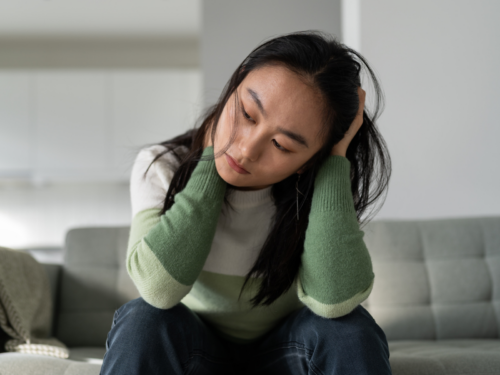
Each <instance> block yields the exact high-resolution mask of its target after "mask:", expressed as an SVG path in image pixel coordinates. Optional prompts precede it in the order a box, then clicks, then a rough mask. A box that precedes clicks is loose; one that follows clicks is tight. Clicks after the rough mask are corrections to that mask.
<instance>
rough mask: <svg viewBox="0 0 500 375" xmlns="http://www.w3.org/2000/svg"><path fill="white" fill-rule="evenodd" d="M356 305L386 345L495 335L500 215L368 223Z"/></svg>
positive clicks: (499, 321)
mask: <svg viewBox="0 0 500 375" xmlns="http://www.w3.org/2000/svg"><path fill="white" fill-rule="evenodd" d="M363 231H364V232H365V237H364V239H365V243H366V245H367V247H368V249H369V252H370V255H371V258H372V263H373V271H374V273H375V283H374V287H373V290H372V293H371V294H370V296H369V297H368V299H367V300H366V301H364V302H363V303H362V305H363V306H364V307H365V308H366V309H367V310H368V311H369V312H370V314H371V315H372V316H373V317H374V319H375V320H376V321H377V323H378V324H379V325H380V326H381V327H382V329H383V330H384V332H385V333H386V336H387V339H388V340H412V339H415V340H420V339H426V340H433V339H458V338H482V339H485V338H497V339H498V338H500V333H499V332H500V217H478V218H463V219H462V218H461V219H439V220H420V221H401V220H398V221H373V222H371V223H369V224H367V225H366V226H365V227H364V229H363Z"/></svg>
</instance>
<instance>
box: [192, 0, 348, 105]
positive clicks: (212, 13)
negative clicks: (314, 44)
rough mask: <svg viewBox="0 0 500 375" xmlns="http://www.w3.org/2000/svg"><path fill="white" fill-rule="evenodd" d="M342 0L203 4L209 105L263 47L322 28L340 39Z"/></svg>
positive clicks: (204, 66) (221, 0)
mask: <svg viewBox="0 0 500 375" xmlns="http://www.w3.org/2000/svg"><path fill="white" fill-rule="evenodd" d="M340 19H341V14H340V0H309V1H301V0H253V1H234V0H204V1H203V10H202V30H203V32H202V33H201V67H202V72H203V94H204V98H205V99H204V102H205V105H209V104H214V103H215V101H216V100H217V98H218V97H219V95H220V93H221V91H222V88H223V87H224V85H225V84H226V82H227V81H228V80H229V78H230V77H231V74H232V73H233V72H234V70H235V69H236V67H237V66H238V65H239V64H240V63H241V62H242V61H243V59H244V58H245V57H246V56H247V55H248V54H249V53H250V52H251V51H252V50H253V49H254V48H255V47H257V46H258V45H259V44H260V43H261V42H263V41H264V40H267V39H270V38H272V37H274V36H278V35H280V34H285V33H289V32H293V31H301V30H308V29H317V30H321V31H325V32H327V33H330V34H333V35H335V36H337V37H338V38H339V39H340V37H341V35H340V33H341V23H340Z"/></svg>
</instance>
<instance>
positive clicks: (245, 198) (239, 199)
mask: <svg viewBox="0 0 500 375" xmlns="http://www.w3.org/2000/svg"><path fill="white" fill-rule="evenodd" d="M271 189H272V185H271V186H268V187H266V188H264V189H259V190H236V189H231V192H230V193H229V195H228V197H227V199H228V201H229V203H230V204H231V205H232V206H233V207H235V208H236V207H237V208H250V207H257V206H261V205H263V204H265V203H269V202H271V201H272V195H271Z"/></svg>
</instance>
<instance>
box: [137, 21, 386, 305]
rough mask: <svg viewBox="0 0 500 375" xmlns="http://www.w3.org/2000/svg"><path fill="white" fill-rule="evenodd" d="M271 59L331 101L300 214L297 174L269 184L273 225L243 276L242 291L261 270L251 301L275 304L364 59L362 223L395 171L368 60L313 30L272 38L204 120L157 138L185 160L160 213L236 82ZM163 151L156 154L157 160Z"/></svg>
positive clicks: (356, 145)
mask: <svg viewBox="0 0 500 375" xmlns="http://www.w3.org/2000/svg"><path fill="white" fill-rule="evenodd" d="M272 64H281V65H283V66H285V67H287V68H288V69H290V70H291V71H293V72H295V73H296V74H298V75H300V76H301V77H304V78H307V80H308V81H309V82H312V84H313V85H314V87H315V88H317V89H319V91H320V92H321V94H322V95H323V98H324V99H325V103H326V106H325V113H324V119H325V124H326V125H325V127H324V129H325V131H324V134H323V135H324V140H325V142H324V145H323V147H322V148H321V149H320V150H319V151H318V152H317V153H316V154H315V155H314V156H313V157H312V158H311V159H310V160H309V161H308V162H307V164H306V170H305V172H303V173H302V174H301V177H300V179H299V190H300V192H302V195H299V206H300V214H299V215H298V217H297V209H296V182H297V176H295V174H293V175H291V176H290V177H288V178H286V179H284V180H283V181H280V182H278V183H276V184H274V185H273V186H272V188H271V194H272V196H273V199H274V203H275V205H276V213H275V216H274V218H273V224H272V226H271V230H270V232H269V235H268V236H267V239H266V241H265V243H264V245H263V247H262V249H261V251H260V254H259V256H258V259H257V260H256V262H255V264H254V265H253V267H252V269H251V270H250V271H249V272H248V274H247V275H246V278H245V282H244V284H243V287H242V289H241V292H240V297H241V293H242V292H243V289H244V287H245V285H246V283H247V282H248V281H249V279H250V277H251V276H252V275H253V277H257V276H261V277H262V283H261V285H260V289H259V291H258V293H257V295H256V296H255V297H254V298H252V299H251V302H252V305H253V306H252V307H256V306H257V305H259V304H261V302H262V305H265V306H268V305H270V304H272V303H273V302H274V301H275V300H276V299H277V298H278V297H280V296H281V295H282V294H283V293H285V292H286V291H287V290H288V289H289V288H290V287H291V286H292V284H293V282H294V280H295V278H296V276H297V274H298V271H299V266H300V263H301V255H302V253H303V250H304V238H305V232H306V229H307V225H308V221H309V217H308V216H309V211H310V207H311V199H312V195H313V191H314V179H315V177H316V174H317V172H318V170H319V168H320V166H321V164H322V162H323V161H324V160H325V159H326V158H327V157H328V156H329V155H330V151H331V149H332V147H333V145H335V144H336V143H337V142H339V141H340V140H341V139H342V138H343V136H344V133H345V132H346V131H347V130H348V128H349V126H350V124H351V123H352V121H353V120H354V118H355V116H356V113H357V111H358V108H359V96H358V92H357V89H358V87H359V86H361V78H360V75H361V68H362V66H364V67H365V68H366V70H367V72H368V75H369V78H371V81H372V85H373V91H374V94H373V96H374V99H375V100H374V111H373V112H370V111H369V110H368V109H367V108H366V107H365V110H364V113H363V125H362V126H361V128H360V129H359V131H358V132H357V133H356V135H355V137H354V138H353V140H352V141H351V143H350V145H349V148H348V149H347V154H346V157H347V159H348V160H349V161H350V163H351V192H352V196H353V199H354V207H355V210H356V213H357V218H358V222H359V223H360V225H361V224H365V223H366V222H367V221H368V220H369V218H371V217H372V216H373V215H374V214H375V213H376V212H377V211H378V209H380V207H381V205H379V206H378V209H376V210H375V209H373V210H372V211H371V215H366V213H367V208H368V207H369V206H372V205H373V204H374V203H375V201H377V200H378V199H379V198H380V197H383V198H385V193H386V192H387V188H388V183H389V178H390V175H391V160H390V157H389V153H388V151H387V146H386V144H385V141H384V139H383V138H382V136H381V135H380V133H379V131H378V129H377V127H376V125H375V120H376V119H377V118H378V116H379V114H380V111H381V106H382V104H383V93H382V90H381V88H380V85H379V83H378V81H377V79H376V77H375V74H374V72H373V71H372V69H371V68H370V67H369V66H368V64H367V62H366V59H365V58H363V57H362V56H361V55H360V54H359V53H358V52H356V51H354V50H352V49H351V48H349V47H347V46H345V45H344V44H342V43H340V42H338V41H337V40H336V39H335V38H334V37H332V36H331V35H328V34H325V33H322V32H320V31H315V30H309V31H302V32H295V33H290V34H285V35H282V36H279V37H276V38H273V39H271V40H269V41H267V42H264V43H263V44H261V45H260V46H258V47H257V48H255V49H254V50H253V51H252V52H251V53H250V54H249V55H248V56H247V57H246V58H245V59H244V60H243V62H242V63H241V64H240V65H239V66H238V67H237V68H236V70H235V71H234V73H233V74H232V76H231V78H230V79H229V81H228V82H227V84H226V86H225V87H224V89H223V91H222V94H221V95H220V97H219V99H218V101H217V103H216V104H214V105H212V106H211V107H209V108H208V109H207V110H206V112H205V113H204V114H203V115H202V117H201V118H200V121H199V122H201V125H199V126H198V127H196V128H195V129H193V130H190V131H188V132H186V133H185V134H182V135H180V136H178V137H175V138H173V139H170V140H168V141H165V142H162V143H160V144H161V145H163V146H165V147H166V150H165V152H164V153H166V152H172V153H173V154H174V155H175V156H176V157H177V159H178V161H179V162H180V165H179V167H178V169H177V170H176V172H175V174H174V176H173V178H172V181H171V183H170V186H169V189H168V192H167V195H166V197H165V202H164V206H163V209H162V211H161V212H160V215H163V214H164V213H165V212H166V211H167V210H169V209H170V207H172V205H173V203H174V200H173V198H174V196H175V194H176V193H178V192H180V191H181V190H182V189H183V188H184V187H185V186H186V184H187V181H188V180H189V178H190V176H191V173H192V172H193V170H194V168H195V166H196V164H197V163H198V162H199V161H200V160H201V154H202V151H203V144H204V138H205V134H206V132H207V131H208V130H209V129H210V126H211V125H212V124H213V126H212V127H211V137H212V141H213V139H214V135H215V131H216V127H217V124H218V122H219V118H220V116H221V113H222V110H223V109H224V106H225V105H226V103H227V101H228V99H229V98H230V96H231V95H232V94H233V93H235V99H236V100H237V98H236V96H237V91H236V89H237V87H238V86H239V85H240V83H241V82H242V81H243V80H244V79H245V77H246V76H247V74H248V73H249V72H251V71H252V70H254V69H258V68H260V67H263V66H267V65H272ZM367 96H368V94H367ZM236 107H238V106H236ZM178 146H185V147H187V149H188V150H189V151H188V152H186V153H180V152H177V151H176V150H174V148H176V147H178ZM228 146H229V145H228ZM228 146H226V147H228ZM226 150H227V148H226ZM226 150H222V151H221V152H220V153H218V155H214V157H218V156H219V154H220V155H222V153H224V152H225V151H226ZM164 153H161V154H159V155H157V156H156V158H155V159H154V161H156V160H157V159H158V158H159V157H161V156H162V155H163V154H164ZM154 161H153V162H154ZM148 169H149V168H148ZM146 173H147V171H146ZM230 190H231V187H230V186H228V191H230ZM382 201H383V200H382ZM226 203H227V199H226ZM363 216H364V217H363Z"/></svg>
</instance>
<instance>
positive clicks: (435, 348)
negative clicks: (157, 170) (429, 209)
mask: <svg viewBox="0 0 500 375" xmlns="http://www.w3.org/2000/svg"><path fill="white" fill-rule="evenodd" d="M128 230H129V228H128V227H108V228H77V229H72V230H70V231H69V232H68V233H67V236H66V244H65V251H64V258H63V259H64V261H63V264H62V265H50V264H45V267H46V269H47V271H48V273H49V275H50V279H51V283H52V287H53V291H54V293H53V295H54V298H55V300H54V301H55V305H54V306H55V314H54V330H53V332H54V335H55V336H56V337H57V338H59V339H60V340H61V341H62V342H64V343H65V344H66V345H67V346H68V347H69V348H70V350H71V357H70V359H69V360H63V359H55V358H50V357H43V356H35V355H23V354H18V353H2V354H0V374H2V375H18V374H24V375H31V374H40V375H45V374H51V375H57V374H65V375H83V374H89V375H90V374H98V373H99V369H100V363H101V360H102V357H103V355H104V352H105V348H104V346H105V341H106V336H107V333H108V331H109V329H110V327H111V321H112V318H113V314H114V311H115V310H116V309H117V308H118V307H120V306H121V305H122V304H124V303H126V302H127V301H129V300H131V299H134V298H136V297H138V296H139V294H138V292H137V290H136V289H135V287H134V285H133V283H132V281H131V280H130V278H129V276H128V274H127V271H126V268H125V264H124V261H125V253H126V245H127V240H128ZM363 230H364V231H365V241H366V244H367V246H368V249H369V251H370V254H371V257H372V261H373V267H374V273H375V284H374V288H373V291H372V293H371V295H370V296H369V298H368V299H367V300H366V301H364V302H363V303H362V305H363V306H364V307H365V308H366V309H367V310H368V311H369V312H370V313H371V314H372V316H373V317H374V318H375V320H376V321H377V323H378V324H379V325H380V326H381V327H382V329H383V330H384V332H385V333H386V336H387V339H388V342H389V348H390V362H391V366H392V369H393V374H394V375H410V374H419V375H424V374H425V375H441V374H449V375H467V374H476V375H479V374H481V375H485V374H496V375H499V374H500V340H499V337H500V333H499V332H500V217H482V218H464V219H440V220H425V221H424V220H421V221H374V222H371V223H369V224H368V225H367V226H366V227H365V228H364V229H363Z"/></svg>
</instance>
